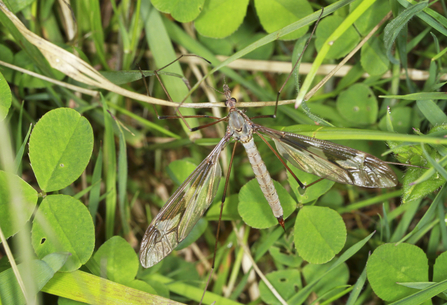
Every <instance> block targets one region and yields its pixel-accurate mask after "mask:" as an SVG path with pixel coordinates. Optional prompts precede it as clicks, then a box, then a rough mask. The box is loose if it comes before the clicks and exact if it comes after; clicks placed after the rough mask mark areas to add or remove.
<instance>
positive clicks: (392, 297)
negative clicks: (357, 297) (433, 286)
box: [367, 243, 428, 302]
mask: <svg viewBox="0 0 447 305" xmlns="http://www.w3.org/2000/svg"><path fill="white" fill-rule="evenodd" d="M367 275H368V281H369V283H370V284H371V287H372V289H373V290H374V292H375V293H376V294H377V296H379V297H380V298H381V299H383V300H385V301H388V302H392V301H397V300H399V299H401V298H404V297H406V296H408V295H411V294H413V293H415V292H416V290H415V289H411V288H407V287H404V286H402V285H398V284H397V282H427V281H428V260H427V256H426V255H425V253H424V251H422V250H421V248H419V247H417V246H414V245H410V244H405V243H402V244H399V245H396V244H384V245H382V246H380V247H378V248H377V249H376V250H375V251H374V252H373V254H372V255H371V257H370V258H369V260H368V264H367Z"/></svg>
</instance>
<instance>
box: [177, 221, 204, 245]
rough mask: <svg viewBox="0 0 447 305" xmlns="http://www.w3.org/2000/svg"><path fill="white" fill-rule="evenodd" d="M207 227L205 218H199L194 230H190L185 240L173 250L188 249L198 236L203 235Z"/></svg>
mask: <svg viewBox="0 0 447 305" xmlns="http://www.w3.org/2000/svg"><path fill="white" fill-rule="evenodd" d="M207 227H208V221H207V220H206V219H205V218H203V217H201V218H200V219H199V221H198V222H197V223H196V225H195V226H194V228H192V230H191V232H190V233H189V234H188V236H186V237H185V239H184V240H182V241H181V243H179V244H178V246H177V247H176V248H175V249H176V250H182V249H185V248H187V247H189V246H190V245H191V244H192V243H193V242H195V241H196V240H197V239H199V237H200V236H202V235H203V233H204V232H205V230H206V228H207Z"/></svg>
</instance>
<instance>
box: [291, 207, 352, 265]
mask: <svg viewBox="0 0 447 305" xmlns="http://www.w3.org/2000/svg"><path fill="white" fill-rule="evenodd" d="M294 241H295V247H296V249H297V251H298V254H299V255H300V256H301V257H302V258H303V259H304V260H306V261H308V262H309V263H312V264H323V263H326V262H328V261H330V260H331V259H332V258H334V256H335V255H336V254H337V253H339V252H340V251H341V250H342V249H343V246H344V245H345V242H346V226H345V223H344V222H343V219H342V218H341V216H340V214H338V213H337V212H336V211H334V210H332V209H329V208H326V207H318V206H310V207H308V206H305V207H303V208H302V209H301V210H300V211H299V213H298V217H297V218H296V223H295V231H294Z"/></svg>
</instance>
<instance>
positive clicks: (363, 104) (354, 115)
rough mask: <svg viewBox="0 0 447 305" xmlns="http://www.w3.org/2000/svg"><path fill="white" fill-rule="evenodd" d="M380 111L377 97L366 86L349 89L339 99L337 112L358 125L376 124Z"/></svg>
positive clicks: (360, 85) (355, 86)
mask: <svg viewBox="0 0 447 305" xmlns="http://www.w3.org/2000/svg"><path fill="white" fill-rule="evenodd" d="M378 109H379V107H378V103H377V99H376V96H375V95H374V93H373V92H372V91H371V89H370V88H369V87H368V86H366V85H364V84H355V85H353V86H351V87H349V89H347V90H345V91H343V92H342V93H340V95H339V96H338V98H337V110H338V112H339V113H340V115H341V116H342V117H343V118H344V119H346V120H347V121H348V122H351V123H354V124H356V125H366V124H368V125H369V124H374V123H375V122H376V120H377V114H378Z"/></svg>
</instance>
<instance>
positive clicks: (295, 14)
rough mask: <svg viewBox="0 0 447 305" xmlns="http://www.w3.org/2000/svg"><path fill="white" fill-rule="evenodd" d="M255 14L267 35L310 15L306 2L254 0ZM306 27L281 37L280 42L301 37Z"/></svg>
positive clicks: (309, 8)
mask: <svg viewBox="0 0 447 305" xmlns="http://www.w3.org/2000/svg"><path fill="white" fill-rule="evenodd" d="M255 7H256V13H257V15H258V17H259V21H260V22H261V24H262V27H263V28H264V29H265V31H266V32H267V33H269V34H270V33H273V32H275V31H277V30H279V29H282V28H283V27H285V26H287V25H289V24H292V23H293V22H296V21H298V20H300V19H301V18H303V17H305V16H307V15H310V14H312V12H313V10H312V7H311V6H310V4H309V2H308V1H307V0H274V1H271V0H255ZM307 30H308V27H307V26H306V27H303V28H301V29H298V30H296V31H294V32H292V33H290V34H287V35H285V36H282V37H281V40H294V39H297V38H299V37H301V36H303V35H304V34H305V33H306V32H307Z"/></svg>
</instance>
